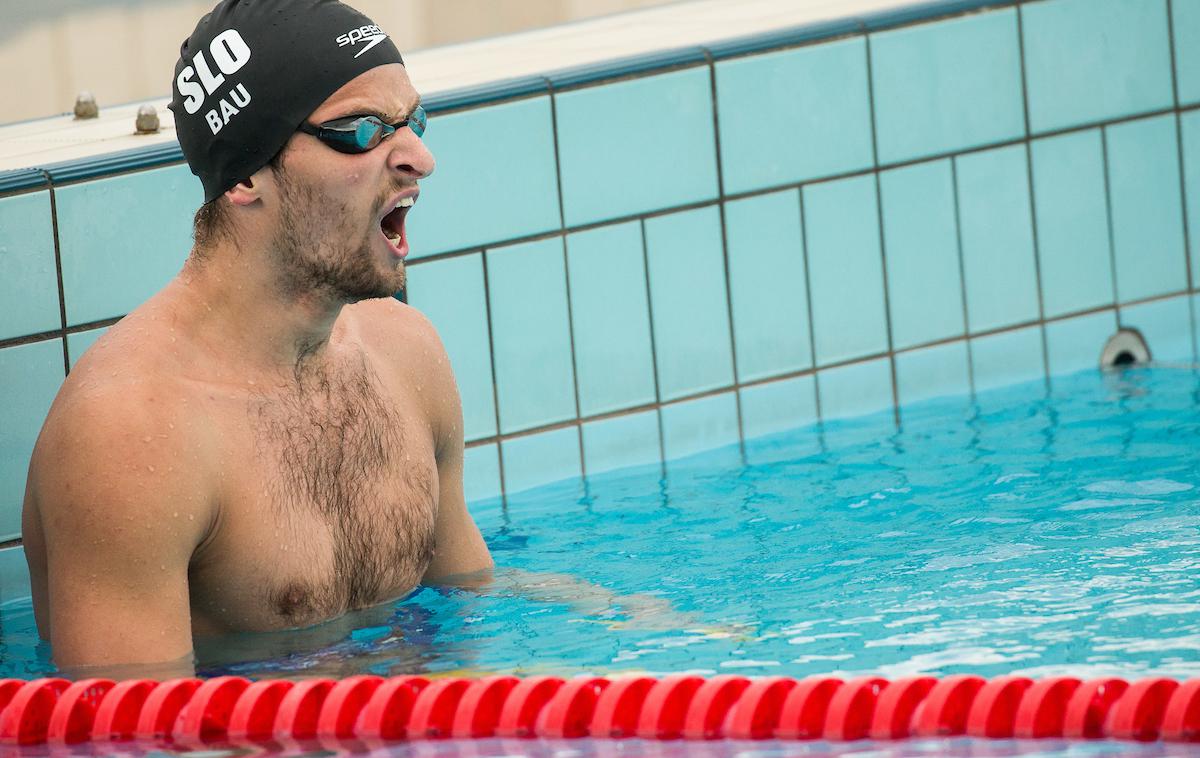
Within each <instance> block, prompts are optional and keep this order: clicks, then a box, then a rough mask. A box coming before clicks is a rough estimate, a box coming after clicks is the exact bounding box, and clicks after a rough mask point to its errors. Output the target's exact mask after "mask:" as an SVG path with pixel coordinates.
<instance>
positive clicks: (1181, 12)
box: [1171, 0, 1200, 105]
mask: <svg viewBox="0 0 1200 758" xmlns="http://www.w3.org/2000/svg"><path fill="white" fill-rule="evenodd" d="M1171 25H1172V26H1173V27H1174V30H1175V84H1176V86H1177V87H1178V89H1179V104H1180V105H1190V104H1193V103H1200V3H1197V2H1196V0H1171Z"/></svg>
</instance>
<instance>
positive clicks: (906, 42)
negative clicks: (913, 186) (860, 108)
mask: <svg viewBox="0 0 1200 758" xmlns="http://www.w3.org/2000/svg"><path fill="white" fill-rule="evenodd" d="M1019 50H1020V48H1019V44H1018V39H1017V14H1016V12H1015V11H1013V10H1002V11H993V12H991V13H982V14H977V15H972V16H966V17H962V18H956V19H951V20H948V21H938V22H934V23H928V24H918V25H915V26H909V27H905V28H902V29H897V30H894V31H887V32H881V33H879V34H874V35H871V80H872V82H873V83H874V93H875V125H876V126H875V135H876V140H877V142H878V145H879V162H880V163H893V162H896V161H905V160H911V159H913V158H919V157H922V156H926V155H932V154H935V153H945V152H951V151H955V150H962V149H964V148H969V147H977V146H980V145H986V144H989V143H992V142H1001V141H1003V140H1009V139H1015V138H1017V137H1020V136H1022V135H1023V134H1024V132H1025V111H1024V106H1023V105H1022V100H1021V57H1020V52H1019Z"/></svg>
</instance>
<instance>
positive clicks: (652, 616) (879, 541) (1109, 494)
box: [0, 368, 1200, 678]
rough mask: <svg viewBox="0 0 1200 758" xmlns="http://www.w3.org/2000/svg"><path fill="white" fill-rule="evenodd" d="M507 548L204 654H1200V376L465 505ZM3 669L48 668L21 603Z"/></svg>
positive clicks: (569, 661) (680, 661) (1110, 377)
mask: <svg viewBox="0 0 1200 758" xmlns="http://www.w3.org/2000/svg"><path fill="white" fill-rule="evenodd" d="M472 510H473V512H474V513H475V515H476V519H477V521H478V523H479V525H480V528H481V529H482V531H483V533H484V536H485V538H486V539H487V541H488V543H489V545H490V546H491V549H492V552H493V555H494V556H495V559H496V562H497V565H498V566H499V567H500V568H499V570H498V579H497V581H496V583H495V584H493V585H492V586H490V587H487V588H484V589H482V590H471V591H467V590H459V589H432V588H425V589H422V590H421V591H419V592H418V593H416V594H415V595H414V596H412V597H411V598H408V599H406V600H404V601H401V602H398V603H394V604H391V605H388V606H385V607H381V608H377V609H373V610H371V611H368V612H364V613H362V614H358V615H356V616H354V617H352V618H349V619H345V620H343V621H342V622H340V623H336V624H330V625H325V626H323V627H317V628H315V629H312V630H307V631H304V632H291V633H287V634H283V635H261V636H244V637H239V638H236V639H232V640H230V639H226V640H222V641H220V642H219V643H218V644H209V645H202V646H200V647H199V655H200V666H199V669H200V671H201V672H202V673H204V674H215V673H218V672H220V673H238V674H242V675H247V676H312V675H346V674H349V673H352V672H370V673H377V674H384V675H394V674H400V673H414V672H424V673H432V674H437V673H465V674H484V673H497V672H511V673H517V674H536V673H555V674H559V675H571V674H575V673H580V672H598V673H614V672H628V671H647V672H651V673H664V672H677V671H683V670H687V671H695V672H703V673H708V674H716V673H738V674H745V675H758V674H772V675H791V676H804V675H808V674H815V673H828V672H836V673H843V674H847V675H857V674H863V673H868V672H872V673H878V674H881V675H884V676H887V677H897V676H902V675H906V674H912V673H916V672H925V673H931V674H935V675H946V674H951V673H957V672H973V673H978V674H982V675H984V676H994V675H998V674H1003V673H1023V674H1027V675H1031V676H1044V675H1050V674H1060V673H1072V674H1075V675H1078V676H1096V675H1108V674H1114V675H1120V676H1126V677H1141V676H1147V675H1151V674H1155V675H1165V676H1173V677H1177V678H1186V677H1195V676H1200V373H1197V372H1195V371H1190V370H1177V369H1160V368H1156V369H1138V370H1131V371H1125V372H1121V373H1109V374H1102V373H1100V372H1087V373H1083V374H1079V375H1075V376H1071V377H1066V378H1056V379H1055V380H1054V382H1053V385H1052V388H1051V389H1050V390H1049V391H1048V390H1047V389H1046V387H1045V386H1044V385H1042V384H1040V383H1039V384H1033V385H1022V386H1017V387H1012V388H1007V389H1004V390H999V391H992V392H987V393H982V394H980V395H978V396H977V397H975V398H974V399H964V398H959V399H950V400H940V401H935V402H932V403H925V404H921V405H916V406H912V407H909V408H905V409H903V411H902V413H901V417H900V423H899V425H897V424H896V420H895V417H894V415H893V414H892V413H890V412H889V413H884V414H877V415H874V416H870V417H865V418H860V419H853V420H847V421H838V422H832V423H827V424H825V425H823V426H819V427H812V428H806V429H799V430H795V431H792V432H788V433H785V434H780V435H776V436H773V437H769V438H763V439H760V440H755V441H751V442H748V443H747V444H746V445H745V448H744V450H742V449H740V448H738V447H731V448H727V449H723V450H718V451H714V452H712V453H707V454H704V455H701V456H696V457H693V458H689V459H684V460H680V461H671V462H668V463H667V464H665V465H661V466H660V465H654V466H646V467H641V468H637V469H630V470H623V471H619V472H613V473H610V474H605V475H601V476H598V477H594V478H592V479H590V480H589V481H588V482H586V483H583V482H578V481H574V482H565V483H559V484H556V485H552V486H548V487H545V488H541V489H538V490H533V491H529V492H526V493H523V494H518V495H515V496H511V497H510V498H509V499H508V501H507V503H503V502H501V501H499V500H492V501H488V502H484V503H480V504H476V505H474V506H473V508H472ZM0 625H2V629H3V635H2V639H0V660H2V662H3V663H2V665H3V667H4V670H5V674H6V675H12V674H17V675H20V676H32V675H35V674H40V673H46V672H48V671H50V670H52V669H51V666H50V664H49V660H48V651H47V650H46V649H45V646H44V645H43V646H38V645H37V644H36V635H35V633H34V630H33V620H32V614H31V611H30V608H29V605H28V603H27V602H19V603H15V604H14V603H10V604H8V605H7V606H6V607H4V608H3V609H2V610H0Z"/></svg>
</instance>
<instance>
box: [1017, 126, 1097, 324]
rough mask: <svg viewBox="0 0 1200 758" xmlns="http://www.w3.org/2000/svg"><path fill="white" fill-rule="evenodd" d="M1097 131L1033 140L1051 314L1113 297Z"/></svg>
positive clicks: (1047, 302) (1040, 237) (1044, 291)
mask: <svg viewBox="0 0 1200 758" xmlns="http://www.w3.org/2000/svg"><path fill="white" fill-rule="evenodd" d="M1100 139H1101V138H1100V132H1099V131H1098V130H1092V131H1087V132H1078V133H1075V134H1065V135H1062V136H1059V137H1049V138H1046V139H1041V140H1037V141H1035V142H1033V144H1032V151H1033V153H1032V154H1033V187H1034V189H1033V194H1034V198H1035V205H1036V213H1037V229H1038V250H1039V253H1040V261H1041V267H1042V300H1043V304H1044V305H1045V309H1046V317H1047V318H1053V317H1054V316H1061V315H1063V314H1066V313H1072V312H1074V311H1081V310H1085V309H1087V308H1095V307H1097V306H1101V305H1108V304H1110V303H1112V301H1113V282H1112V257H1111V252H1110V249H1109V244H1108V209H1107V207H1106V203H1105V199H1104V157H1103V147H1102V145H1101V141H1100Z"/></svg>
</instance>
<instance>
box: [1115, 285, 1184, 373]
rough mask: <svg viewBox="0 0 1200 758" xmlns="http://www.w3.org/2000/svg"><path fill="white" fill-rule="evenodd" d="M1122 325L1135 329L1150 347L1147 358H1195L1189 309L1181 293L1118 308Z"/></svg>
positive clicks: (1176, 360) (1171, 360)
mask: <svg viewBox="0 0 1200 758" xmlns="http://www.w3.org/2000/svg"><path fill="white" fill-rule="evenodd" d="M1120 320H1121V326H1122V327H1131V328H1133V329H1137V330H1138V331H1139V332H1141V333H1142V337H1143V338H1144V339H1145V340H1146V345H1147V346H1148V347H1149V348H1150V358H1151V359H1152V360H1154V361H1162V362H1167V363H1191V362H1192V361H1194V360H1196V356H1195V355H1194V354H1193V345H1192V310H1191V306H1190V305H1189V303H1188V297H1187V296H1186V295H1181V296H1179V297H1171V298H1167V299H1165V300H1155V301H1153V302H1149V303H1142V304H1141V305H1131V306H1128V307H1124V308H1121V314H1120Z"/></svg>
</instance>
